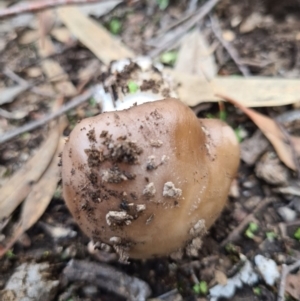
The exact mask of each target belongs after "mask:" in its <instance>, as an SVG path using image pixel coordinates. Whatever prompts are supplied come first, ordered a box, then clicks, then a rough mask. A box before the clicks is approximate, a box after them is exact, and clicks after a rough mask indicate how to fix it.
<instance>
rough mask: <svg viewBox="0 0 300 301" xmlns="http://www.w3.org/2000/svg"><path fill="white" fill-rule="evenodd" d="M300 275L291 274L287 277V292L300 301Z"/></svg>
mask: <svg viewBox="0 0 300 301" xmlns="http://www.w3.org/2000/svg"><path fill="white" fill-rule="evenodd" d="M299 284H300V273H298V274H296V275H292V274H289V275H287V277H286V283H285V291H286V292H287V293H288V294H289V295H290V296H292V297H293V298H295V299H296V300H300V285H299Z"/></svg>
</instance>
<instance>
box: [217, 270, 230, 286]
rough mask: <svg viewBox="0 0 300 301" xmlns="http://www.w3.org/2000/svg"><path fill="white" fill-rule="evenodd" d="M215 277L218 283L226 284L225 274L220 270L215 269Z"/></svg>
mask: <svg viewBox="0 0 300 301" xmlns="http://www.w3.org/2000/svg"><path fill="white" fill-rule="evenodd" d="M215 279H216V281H217V282H218V284H221V285H226V284H227V280H228V279H227V276H226V275H225V273H223V272H222V271H219V270H216V271H215Z"/></svg>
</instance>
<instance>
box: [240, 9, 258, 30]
mask: <svg viewBox="0 0 300 301" xmlns="http://www.w3.org/2000/svg"><path fill="white" fill-rule="evenodd" d="M262 20H263V16H262V15H261V14H260V13H258V12H254V13H252V14H251V15H250V16H249V17H248V18H246V19H245V20H244V21H243V22H242V24H241V26H240V33H248V32H251V31H253V30H254V29H255V28H256V27H258V26H259V24H260V23H261V22H262Z"/></svg>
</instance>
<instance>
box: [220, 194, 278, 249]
mask: <svg viewBox="0 0 300 301" xmlns="http://www.w3.org/2000/svg"><path fill="white" fill-rule="evenodd" d="M272 202H274V198H265V199H264V200H262V201H261V202H260V203H259V204H258V205H257V206H256V207H255V209H254V210H253V212H252V213H250V214H249V215H248V216H246V218H245V219H244V220H243V221H242V222H241V223H240V224H239V225H238V226H237V227H236V228H234V230H233V231H232V232H231V233H230V234H229V235H228V236H227V237H226V238H225V239H224V240H223V241H222V242H221V246H222V247H224V246H226V245H227V244H228V243H229V242H231V241H235V240H237V239H238V238H239V237H240V235H241V233H242V232H243V231H244V229H245V228H246V226H247V225H248V224H249V223H250V222H251V221H252V222H257V220H256V218H255V214H256V213H258V212H259V211H260V210H261V209H262V208H264V207H265V206H267V205H268V204H270V203H272Z"/></svg>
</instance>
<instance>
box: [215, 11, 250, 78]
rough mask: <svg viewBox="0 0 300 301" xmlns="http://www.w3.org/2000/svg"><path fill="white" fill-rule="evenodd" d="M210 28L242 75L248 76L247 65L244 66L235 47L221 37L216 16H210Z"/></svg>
mask: <svg viewBox="0 0 300 301" xmlns="http://www.w3.org/2000/svg"><path fill="white" fill-rule="evenodd" d="M210 22H211V29H212V31H213V32H214V34H215V36H216V38H217V39H218V40H219V41H220V43H221V44H222V46H223V47H224V48H225V49H226V50H227V52H228V53H229V55H230V56H231V58H232V59H233V61H234V62H235V63H236V65H237V67H238V68H239V70H240V71H241V73H242V74H243V75H244V76H250V75H251V73H250V71H249V69H248V67H247V66H245V65H244V64H243V63H242V61H241V59H240V57H239V54H238V53H237V51H236V49H235V48H233V46H232V45H231V44H230V43H228V42H227V41H225V40H224V39H223V37H222V32H221V27H220V24H219V22H218V19H217V18H216V17H213V16H210Z"/></svg>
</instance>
